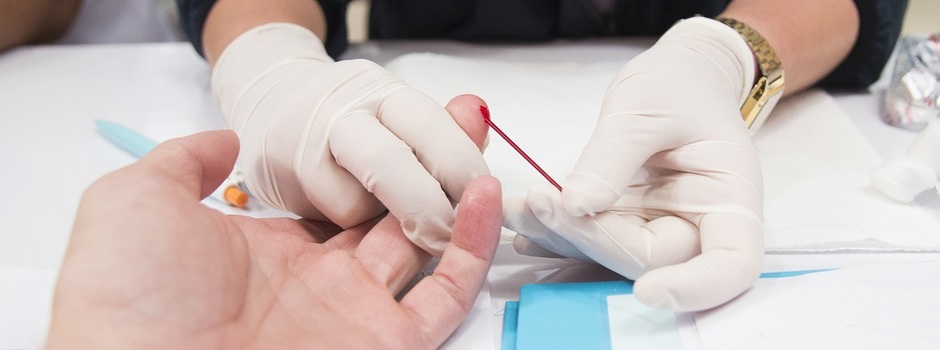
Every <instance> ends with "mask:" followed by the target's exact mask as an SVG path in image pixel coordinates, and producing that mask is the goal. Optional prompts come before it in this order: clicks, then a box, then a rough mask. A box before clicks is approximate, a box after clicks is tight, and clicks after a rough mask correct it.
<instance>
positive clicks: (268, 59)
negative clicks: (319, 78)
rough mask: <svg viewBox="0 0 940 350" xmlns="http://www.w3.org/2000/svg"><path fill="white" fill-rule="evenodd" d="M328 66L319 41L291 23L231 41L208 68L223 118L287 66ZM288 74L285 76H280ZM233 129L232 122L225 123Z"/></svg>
mask: <svg viewBox="0 0 940 350" xmlns="http://www.w3.org/2000/svg"><path fill="white" fill-rule="evenodd" d="M301 62H302V63H332V62H333V59H332V58H330V56H329V55H328V54H327V53H326V49H325V48H324V46H323V43H322V42H321V41H320V38H319V37H317V36H316V35H315V34H314V33H313V32H312V31H310V30H309V29H307V28H305V27H302V26H299V25H296V24H291V23H267V24H263V25H260V26H257V27H254V28H252V29H249V30H247V31H245V32H244V33H242V34H241V35H239V36H238V37H236V38H235V39H234V40H232V42H231V43H229V44H228V46H226V47H225V50H224V51H222V54H221V55H220V56H219V59H218V61H217V62H216V64H215V67H213V69H212V79H211V87H212V94H213V96H214V97H215V99H216V101H217V102H218V103H219V105H220V107H221V109H222V112H223V114H224V115H225V116H226V118H231V115H232V113H231V112H232V110H233V109H234V108H235V106H234V105H235V104H236V102H237V101H238V100H239V99H240V98H241V97H242V94H244V93H245V91H246V90H247V89H248V88H249V87H251V86H254V85H256V84H258V83H259V81H261V80H262V78H264V77H266V76H269V75H271V74H273V72H275V71H276V70H277V68H278V67H281V66H284V65H286V64H291V63H301ZM283 74H288V73H283ZM227 121H228V122H229V125H230V126H233V127H234V125H233V123H232V120H227Z"/></svg>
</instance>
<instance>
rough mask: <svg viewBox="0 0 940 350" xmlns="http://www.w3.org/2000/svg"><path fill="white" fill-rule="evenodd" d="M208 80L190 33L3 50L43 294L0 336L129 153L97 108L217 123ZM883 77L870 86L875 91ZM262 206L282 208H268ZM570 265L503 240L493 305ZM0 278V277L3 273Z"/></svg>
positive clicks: (915, 257) (3, 79)
mask: <svg viewBox="0 0 940 350" xmlns="http://www.w3.org/2000/svg"><path fill="white" fill-rule="evenodd" d="M651 42H652V41H650V40H605V41H590V42H567V43H551V44H538V45H527V46H517V45H473V44H460V43H453V42H417V43H416V42H384V43H366V44H362V45H358V46H354V47H352V48H351V49H350V51H349V52H348V53H347V55H346V56H347V57H364V58H369V59H372V60H375V61H377V62H379V63H383V62H387V61H388V60H390V59H392V58H394V57H396V56H398V55H401V54H404V53H409V52H423V51H430V52H438V53H444V54H450V55H455V56H463V57H478V58H488V59H497V60H510V61H511V60H520V61H528V62H556V61H575V62H592V61H604V60H616V59H624V58H629V57H632V56H634V55H636V54H638V53H639V52H641V51H642V50H643V48H645V47H647V46H648V45H650V44H651ZM208 81H209V71H208V67H207V65H206V63H205V62H204V61H203V60H202V58H200V57H199V56H198V55H196V54H195V52H194V51H193V50H192V49H191V48H190V47H189V45H188V44H185V43H165V44H133V45H128V44H124V45H99V46H91V45H89V46H40V47H25V48H20V49H16V50H12V51H9V52H5V53H0V115H2V116H3V117H2V119H0V120H2V122H3V126H2V127H0V142H2V147H0V167H2V169H4V171H3V172H2V174H3V175H2V180H3V183H4V184H5V186H4V192H3V193H2V194H0V216H2V219H0V220H2V222H3V223H4V227H3V229H2V230H0V272H4V273H5V274H0V276H9V275H11V273H13V272H17V271H18V272H17V273H19V272H22V273H26V274H30V273H33V274H36V275H37V276H43V277H41V278H39V280H41V281H40V282H38V283H37V284H36V287H35V288H38V290H35V293H32V294H34V295H39V296H41V298H39V300H40V302H35V301H34V302H33V303H35V305H28V307H25V308H18V309H17V310H13V312H11V311H10V310H0V328H3V327H4V325H5V324H6V325H11V324H18V325H19V326H18V327H20V329H21V330H22V332H26V334H19V335H16V337H19V338H18V339H10V338H4V337H10V334H8V333H3V330H2V329H0V348H17V347H34V346H38V344H41V337H42V335H43V334H44V332H45V328H44V327H45V324H44V323H43V322H45V321H47V319H48V315H47V313H48V310H49V309H48V305H47V304H43V302H42V300H46V299H43V298H46V297H47V296H48V295H51V290H50V287H51V285H49V284H48V283H42V281H49V280H51V279H52V278H54V276H55V273H56V271H57V270H58V268H59V264H60V263H61V258H62V255H63V253H64V250H65V247H66V244H67V240H68V235H69V231H70V227H71V224H72V220H73V218H74V214H75V211H76V209H77V206H78V200H79V198H80V196H81V193H82V191H83V190H84V188H85V187H87V186H88V185H89V184H90V183H91V182H92V181H93V180H94V179H96V178H98V177H99V176H101V175H102V174H104V173H106V172H109V171H111V170H114V169H116V168H118V167H120V166H123V165H126V164H128V163H130V162H132V161H133V160H134V158H133V157H132V156H130V155H129V154H127V153H125V152H124V151H122V150H120V149H118V148H116V147H115V146H113V145H112V144H110V143H109V142H108V141H106V140H105V139H104V138H102V137H101V136H100V135H99V134H98V133H97V132H96V131H95V125H94V119H97V118H104V119H108V120H111V121H115V122H118V123H121V124H124V125H127V126H129V127H131V128H133V129H136V130H137V131H140V132H142V133H143V134H146V135H148V136H151V137H153V138H154V139H157V140H165V139H168V138H172V137H177V136H183V135H187V134H190V133H193V132H197V131H201V130H208V129H218V128H224V127H225V125H224V121H223V119H222V116H221V114H220V112H219V111H218V108H217V107H216V106H215V104H214V102H213V100H212V98H211V96H210V94H209V87H208ZM878 86H880V85H876V86H875V87H874V88H873V89H872V90H874V91H877V89H878ZM833 95H834V97H835V99H836V101H837V102H838V103H839V105H840V106H841V107H842V108H843V109H844V110H845V111H846V113H847V114H848V115H849V116H850V118H851V119H852V121H853V122H854V123H855V124H856V125H857V126H858V128H859V130H861V131H862V133H863V134H864V135H865V136H866V137H867V138H868V140H869V141H870V142H871V143H872V145H873V147H874V148H875V150H876V151H877V152H878V153H879V154H880V155H881V156H882V157H885V158H886V157H889V156H891V155H894V154H897V153H900V152H903V150H904V148H905V147H906V145H907V144H908V143H909V142H910V141H911V140H912V139H913V137H914V136H915V135H916V134H915V133H914V132H911V131H907V130H902V129H898V128H894V127H891V126H888V125H886V124H884V123H883V122H882V121H881V120H880V118H879V115H878V108H879V100H878V98H877V93H871V92H868V91H863V92H854V93H850V92H833ZM255 205H256V206H257V204H255ZM260 214H261V215H264V216H267V215H276V214H277V213H276V212H273V211H270V210H267V211H261V212H260ZM928 259H940V253H915V254H912V253H878V254H873V253H834V254H772V255H769V256H768V257H767V261H766V264H765V265H766V266H765V270H766V271H782V270H798V269H809V268H830V267H841V266H853V265H860V264H869V263H873V262H893V261H921V260H928ZM571 266H572V265H571V264H570V263H565V262H559V261H548V260H544V259H532V258H526V257H519V256H517V255H515V254H514V253H513V252H512V249H511V247H508V246H502V247H501V248H500V250H499V252H498V255H497V261H496V262H495V264H494V268H493V270H492V271H491V274H490V279H489V281H490V293H491V295H492V300H491V305H492V307H493V308H498V307H499V305H502V302H503V301H505V300H508V299H513V298H517V297H518V287H519V286H521V285H522V284H524V283H530V282H537V281H540V282H545V281H561V280H583V279H591V278H596V277H585V276H584V275H581V276H580V277H574V276H576V275H574V274H569V273H563V272H564V270H566V269H567V270H571ZM577 269H579V268H575V270H577ZM594 270H595V271H600V270H598V269H594ZM598 273H599V275H600V276H603V274H604V273H603V271H600V272H598ZM592 276H597V275H592ZM6 282H8V281H3V280H0V285H2V284H4V283H6ZM3 288H6V290H9V289H11V288H16V286H9V285H7V286H4V287H3ZM23 288H26V287H23ZM31 288H32V287H31ZM0 290H4V289H0ZM14 294H15V293H14ZM2 302H3V301H2V300H0V305H2ZM7 302H10V301H7ZM484 304H485V303H484ZM474 320H475V319H474ZM24 322H25V323H27V325H26V326H23V325H22V323H24ZM30 322H32V324H29V323H30ZM471 322H475V321H472V320H471ZM494 331H495V329H494Z"/></svg>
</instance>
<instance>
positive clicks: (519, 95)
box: [386, 53, 940, 252]
mask: <svg viewBox="0 0 940 350" xmlns="http://www.w3.org/2000/svg"><path fill="white" fill-rule="evenodd" d="M624 63H626V61H623V62H605V63H592V64H583V63H574V62H572V63H520V62H497V61H488V60H481V59H466V58H457V57H451V56H444V55H437V54H427V53H421V54H408V55H404V56H401V57H399V58H397V59H395V60H393V61H391V62H389V63H388V64H387V65H386V67H387V68H388V69H389V70H390V71H392V72H393V73H395V74H397V75H398V76H399V77H400V78H402V79H403V80H404V81H405V82H407V83H408V84H410V85H411V86H413V87H415V88H417V89H418V90H421V91H423V92H425V93H427V94H428V95H430V96H431V97H432V98H434V99H435V100H437V101H440V102H441V103H442V104H444V103H447V101H448V100H450V98H452V97H453V96H456V95H459V94H463V93H472V94H476V95H479V96H480V97H482V98H483V99H484V100H486V101H487V104H488V105H489V108H490V111H491V113H492V118H493V120H494V122H495V123H496V125H497V126H499V127H500V128H501V129H502V130H503V131H504V132H506V133H507V134H508V135H509V136H510V137H512V138H513V139H514V140H515V142H516V143H517V144H518V145H519V146H520V147H522V148H523V149H524V150H525V151H526V152H527V153H528V154H529V155H530V156H531V157H532V158H533V159H534V160H535V161H536V162H538V163H539V164H540V165H541V166H542V168H544V169H545V171H546V172H548V173H549V174H550V175H552V177H554V178H555V179H556V180H558V181H562V180H563V179H564V177H565V176H566V175H567V174H568V173H569V172H570V171H571V169H572V168H573V166H574V164H575V162H576V161H577V158H578V155H579V154H580V152H581V149H582V148H583V147H584V145H585V144H586V143H587V140H588V138H589V137H590V135H591V132H592V131H593V129H594V125H595V121H596V119H597V115H598V113H599V111H600V105H601V101H602V99H603V96H604V92H605V91H606V90H607V86H608V85H609V84H610V81H611V79H613V77H614V75H615V74H616V72H617V71H618V70H619V69H620V68H621V67H622V66H623V64H624ZM676 103H682V101H681V100H677V102H676ZM490 138H491V140H490V143H489V147H488V148H487V150H486V154H485V158H486V160H487V162H488V164H489V166H490V170H491V171H492V173H493V175H494V176H496V177H497V178H499V179H500V181H502V183H503V190H504V193H506V194H523V193H525V191H526V190H527V189H528V188H529V187H530V186H531V185H532V184H534V183H537V182H539V181H545V180H544V179H542V178H541V176H540V175H539V174H538V173H537V172H536V171H535V170H534V169H532V167H531V166H529V165H528V164H527V163H526V162H525V160H523V159H522V157H520V156H519V155H518V154H516V153H515V151H513V150H512V149H511V148H510V147H509V146H508V145H507V144H506V142H504V141H503V140H501V139H499V138H498V136H496V135H495V134H491V136H490ZM754 142H755V145H756V147H757V149H758V152H759V153H760V156H761V162H762V167H763V172H764V186H765V187H764V188H765V196H764V197H765V199H764V201H765V207H764V220H765V221H764V229H765V234H766V249H767V251H774V252H788V251H830V250H874V251H881V250H883V251H888V250H908V251H919V250H932V251H937V250H940V220H938V219H937V216H936V213H931V212H930V211H929V210H925V209H924V208H922V207H919V206H917V205H913V204H911V205H904V204H898V203H895V202H891V201H890V200H888V199H885V198H884V197H882V196H881V195H880V194H879V193H877V192H876V191H875V190H874V189H872V188H871V187H870V185H869V182H868V176H869V173H870V172H871V170H872V169H874V168H875V167H877V166H878V165H880V164H881V162H882V160H881V159H880V157H879V156H878V155H877V154H876V153H875V152H874V150H873V149H872V148H871V146H870V145H869V144H868V143H867V141H866V140H865V139H864V137H863V136H862V135H861V134H860V133H859V132H858V130H857V129H856V128H855V126H854V125H853V124H852V122H851V121H850V120H849V119H848V117H847V116H846V115H845V114H844V113H843V112H842V110H841V109H840V108H839V106H838V105H837V104H836V103H835V101H833V100H832V98H831V97H830V96H829V95H828V94H826V93H825V92H823V91H818V90H814V91H807V92H804V93H802V94H799V95H796V96H792V97H790V98H787V99H785V100H783V101H781V103H780V104H779V105H778V106H777V108H776V110H775V111H774V114H773V115H772V116H771V117H770V120H769V121H768V122H767V123H766V124H765V125H764V127H763V128H762V129H761V131H760V132H759V133H758V134H757V135H756V136H755V139H754Z"/></svg>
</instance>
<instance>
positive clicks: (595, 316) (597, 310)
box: [516, 280, 633, 350]
mask: <svg viewBox="0 0 940 350" xmlns="http://www.w3.org/2000/svg"><path fill="white" fill-rule="evenodd" d="M630 293H633V285H632V284H631V282H629V281H626V280H621V281H608V282H590V283H551V284H527V285H524V286H522V290H521V291H520V292H519V316H518V325H517V327H516V349H518V350H530V349H538V350H545V349H610V325H609V321H608V318H607V296H610V295H619V294H630Z"/></svg>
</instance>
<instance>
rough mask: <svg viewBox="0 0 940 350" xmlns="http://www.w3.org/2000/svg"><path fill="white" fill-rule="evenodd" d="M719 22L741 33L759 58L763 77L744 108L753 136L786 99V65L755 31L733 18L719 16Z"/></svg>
mask: <svg viewBox="0 0 940 350" xmlns="http://www.w3.org/2000/svg"><path fill="white" fill-rule="evenodd" d="M716 20H718V21H719V22H721V23H724V24H726V25H727V26H729V27H731V28H732V29H734V30H735V31H736V32H738V34H740V35H741V37H742V38H744V41H746V42H747V46H749V47H750V48H751V51H752V52H754V56H755V57H757V65H758V68H759V69H760V77H758V78H757V82H756V83H754V87H753V88H751V92H750V94H748V96H747V99H746V100H744V104H742V105H741V117H742V118H744V123H745V124H747V128H748V131H749V132H750V133H751V135H753V134H754V133H755V132H757V129H759V128H760V127H761V125H763V124H764V121H765V120H767V115H769V114H770V111H771V110H773V108H774V105H776V104H777V101H778V100H780V97H781V96H783V66H782V65H781V64H780V58H779V57H777V53H776V52H774V49H773V48H772V47H770V43H768V42H767V40H765V39H764V37H763V36H761V35H760V33H758V32H757V31H756V30H754V28H751V27H749V26H748V25H747V24H744V23H743V22H740V21H737V20H735V19H731V18H725V17H718V18H716Z"/></svg>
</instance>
